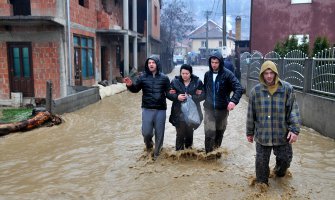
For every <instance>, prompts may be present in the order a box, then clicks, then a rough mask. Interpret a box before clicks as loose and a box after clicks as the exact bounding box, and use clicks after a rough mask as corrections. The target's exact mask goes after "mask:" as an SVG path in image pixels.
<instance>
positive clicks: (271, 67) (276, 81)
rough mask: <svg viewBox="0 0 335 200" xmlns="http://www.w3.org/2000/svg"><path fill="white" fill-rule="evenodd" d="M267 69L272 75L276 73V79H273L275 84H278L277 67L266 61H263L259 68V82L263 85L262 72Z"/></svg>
mask: <svg viewBox="0 0 335 200" xmlns="http://www.w3.org/2000/svg"><path fill="white" fill-rule="evenodd" d="M267 69H271V70H272V71H273V72H274V73H276V79H275V84H277V83H278V81H279V74H278V70H277V66H276V64H275V63H274V62H272V61H270V60H268V61H265V62H264V63H263V64H262V66H261V71H260V72H259V81H260V82H261V83H262V84H263V85H266V84H265V81H264V78H263V72H264V71H265V70H267Z"/></svg>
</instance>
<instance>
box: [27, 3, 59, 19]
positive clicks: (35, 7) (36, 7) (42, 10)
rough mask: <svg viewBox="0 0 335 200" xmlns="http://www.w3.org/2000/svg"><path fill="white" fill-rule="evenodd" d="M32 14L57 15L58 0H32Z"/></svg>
mask: <svg viewBox="0 0 335 200" xmlns="http://www.w3.org/2000/svg"><path fill="white" fill-rule="evenodd" d="M30 8H31V15H33V16H55V15H56V0H30Z"/></svg>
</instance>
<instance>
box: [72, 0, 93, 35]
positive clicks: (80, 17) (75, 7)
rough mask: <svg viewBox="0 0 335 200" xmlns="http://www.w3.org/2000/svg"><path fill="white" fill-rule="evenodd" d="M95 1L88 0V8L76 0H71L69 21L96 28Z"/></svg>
mask: <svg viewBox="0 0 335 200" xmlns="http://www.w3.org/2000/svg"><path fill="white" fill-rule="evenodd" d="M96 6H97V3H96V1H95V0H88V8H86V7H83V6H81V5H79V3H78V0H71V3H70V11H71V13H70V15H71V22H72V23H78V24H81V25H83V26H86V27H89V28H97V8H96Z"/></svg>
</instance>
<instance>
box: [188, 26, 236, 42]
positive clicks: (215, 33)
mask: <svg viewBox="0 0 335 200" xmlns="http://www.w3.org/2000/svg"><path fill="white" fill-rule="evenodd" d="M226 35H227V38H228V39H231V40H235V35H234V34H233V36H232V37H230V36H229V33H227V34H226ZM189 38H190V39H205V38H206V32H203V33H197V34H193V35H190V36H189ZM208 38H209V39H221V38H222V30H221V29H219V28H213V29H211V30H209V31H208Z"/></svg>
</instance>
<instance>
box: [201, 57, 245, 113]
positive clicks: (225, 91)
mask: <svg viewBox="0 0 335 200" xmlns="http://www.w3.org/2000/svg"><path fill="white" fill-rule="evenodd" d="M211 58H217V59H219V62H220V65H219V71H218V75H217V77H216V79H215V82H214V83H213V68H212V66H211ZM208 65H209V71H207V72H206V74H205V77H204V92H205V102H204V107H205V108H206V109H211V110H215V109H217V110H224V109H227V106H228V103H229V102H234V103H235V104H236V105H237V104H238V103H239V101H240V98H241V96H242V93H243V89H242V86H241V84H240V82H239V81H238V80H237V78H236V77H235V76H234V74H233V73H232V72H231V71H229V70H228V69H226V68H224V62H223V57H222V55H221V54H220V53H219V52H215V53H214V54H212V55H211V56H210V57H209V59H208ZM231 92H234V94H233V96H232V97H230V93H231Z"/></svg>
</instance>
